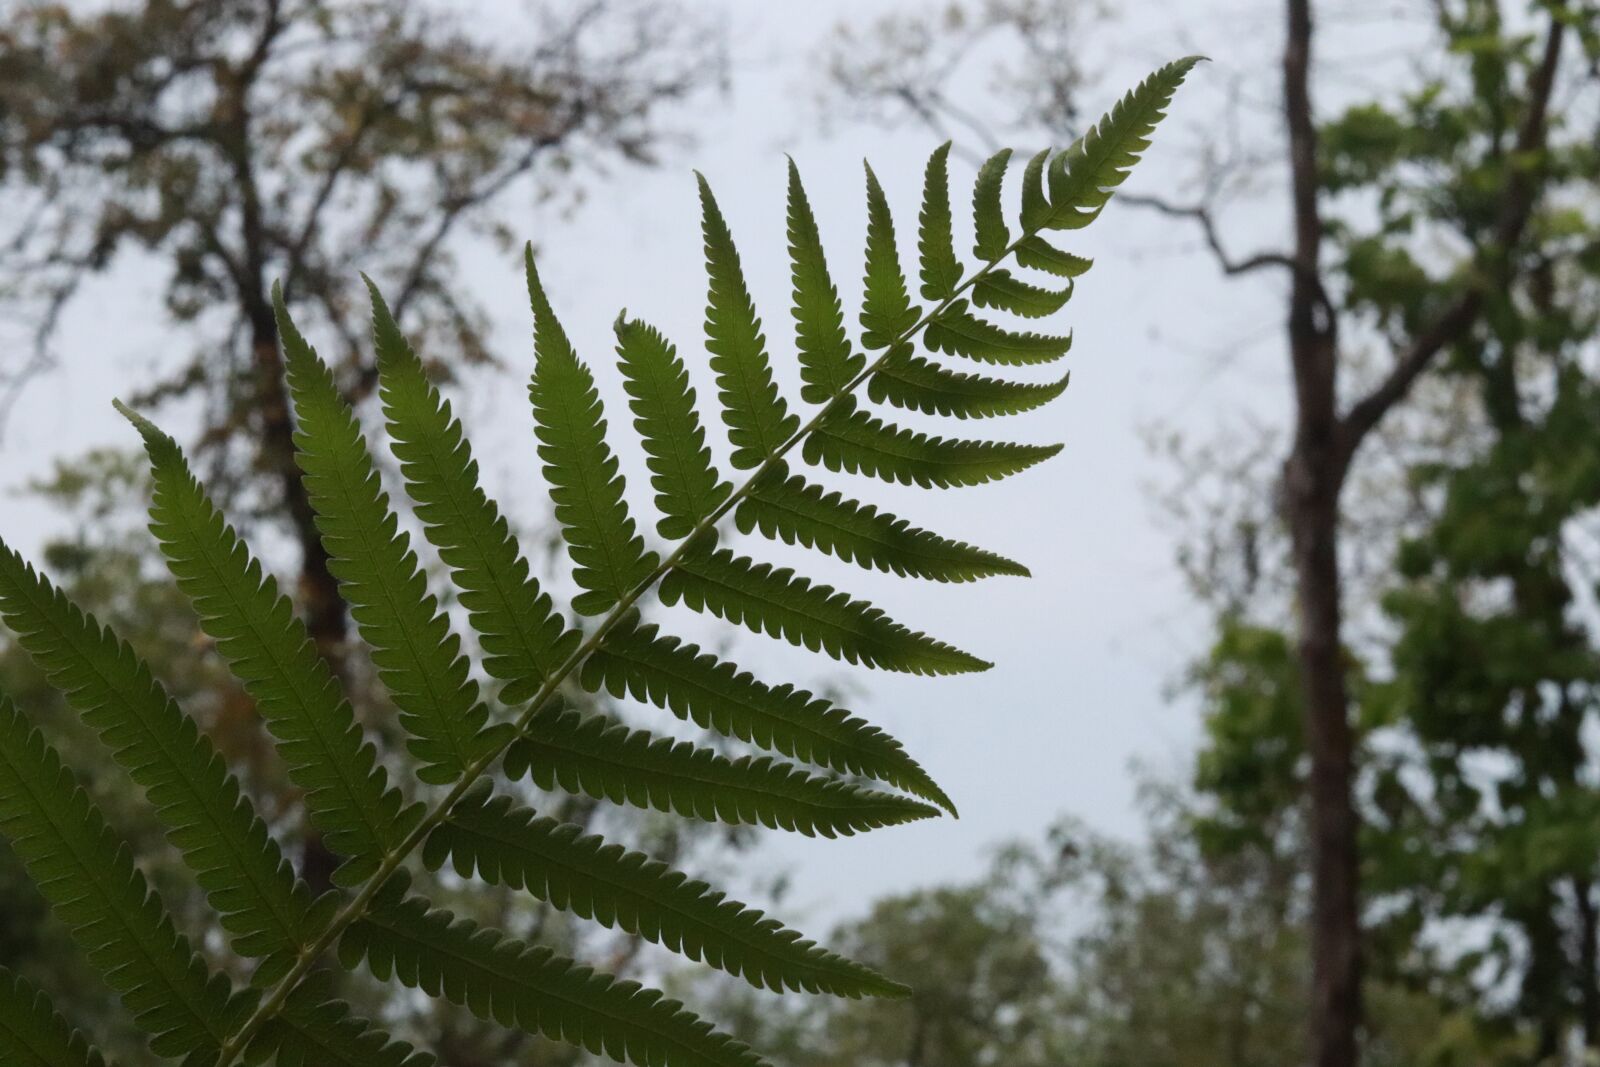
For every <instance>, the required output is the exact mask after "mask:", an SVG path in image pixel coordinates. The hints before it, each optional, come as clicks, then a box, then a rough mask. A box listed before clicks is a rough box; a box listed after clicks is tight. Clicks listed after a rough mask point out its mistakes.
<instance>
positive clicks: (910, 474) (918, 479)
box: [803, 410, 1061, 489]
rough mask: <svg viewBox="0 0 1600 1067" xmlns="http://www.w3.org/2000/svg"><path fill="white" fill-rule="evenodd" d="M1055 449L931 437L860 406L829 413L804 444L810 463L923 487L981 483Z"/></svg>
mask: <svg viewBox="0 0 1600 1067" xmlns="http://www.w3.org/2000/svg"><path fill="white" fill-rule="evenodd" d="M1059 451H1061V446H1060V445H1019V444H1010V443H1007V442H1000V441H966V440H961V439H959V438H944V437H930V436H929V435H927V434H924V433H919V432H917V431H915V430H910V429H906V428H904V427H899V426H891V425H889V424H888V423H885V422H884V421H883V420H882V419H879V418H877V417H876V416H874V415H869V414H868V413H867V412H865V411H859V410H857V411H843V410H840V411H837V412H832V413H829V415H828V416H827V417H825V418H823V419H822V420H821V421H820V422H819V423H818V424H817V429H816V432H815V433H813V434H812V435H811V436H810V437H808V438H807V439H806V442H805V445H804V446H803V455H804V456H805V459H806V462H807V463H810V464H812V465H818V464H820V465H821V466H823V467H826V468H827V469H828V470H830V471H839V470H845V471H849V472H850V473H851V474H855V473H858V472H859V473H861V474H867V475H871V476H873V477H876V478H882V479H884V480H885V481H891V482H899V483H901V484H902V485H912V484H915V485H920V486H922V487H923V488H924V489H926V488H929V487H932V486H937V487H939V488H941V489H947V488H951V487H954V486H966V485H982V484H983V483H984V482H992V481H995V480H997V479H1000V478H1006V477H1009V476H1011V475H1013V474H1016V473H1018V472H1019V471H1024V470H1027V469H1028V468H1029V467H1031V466H1033V465H1034V464H1036V463H1042V462H1043V461H1045V460H1047V459H1049V458H1050V457H1051V456H1053V455H1055V454H1056V453H1057V452H1059Z"/></svg>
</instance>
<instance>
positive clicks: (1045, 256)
mask: <svg viewBox="0 0 1600 1067" xmlns="http://www.w3.org/2000/svg"><path fill="white" fill-rule="evenodd" d="M1017 263H1018V264H1019V265H1021V266H1024V267H1029V268H1031V269H1033V270H1042V271H1044V272H1045V273H1047V274H1054V275H1055V276H1056V277H1058V278H1076V277H1078V276H1079V275H1081V274H1083V273H1085V272H1087V271H1088V269H1089V268H1090V267H1092V266H1094V260H1092V259H1084V258H1083V257H1082V256H1075V255H1073V254H1072V253H1071V252H1063V251H1062V250H1061V249H1059V248H1057V247H1056V246H1055V245H1053V244H1051V243H1050V242H1049V241H1047V240H1045V239H1044V238H1043V237H1040V236H1039V235H1038V234H1031V235H1029V236H1027V237H1024V238H1023V239H1022V240H1021V241H1018V242H1017Z"/></svg>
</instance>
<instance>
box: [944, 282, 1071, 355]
mask: <svg viewBox="0 0 1600 1067" xmlns="http://www.w3.org/2000/svg"><path fill="white" fill-rule="evenodd" d="M1040 291H1041V292H1043V291H1044V290H1040ZM923 340H924V341H925V342H926V344H927V346H928V347H929V348H930V349H932V350H933V351H935V352H948V353H950V354H952V355H957V356H966V357H967V358H968V359H973V360H977V361H978V362H979V363H991V364H998V365H1001V366H1006V367H1024V366H1031V365H1033V364H1038V363H1054V362H1055V361H1056V360H1058V359H1060V358H1061V357H1062V356H1064V355H1066V354H1067V352H1068V351H1070V350H1071V348H1072V335H1071V334H1067V335H1066V336H1064V337H1059V336H1054V335H1049V334H1038V333H1031V332H1024V333H1019V332H1017V331H1015V330H1008V329H1006V328H1005V327H1003V326H996V325H995V324H994V323H992V322H987V321H985V320H983V319H980V318H978V317H977V316H976V315H974V314H972V312H970V311H968V310H967V302H966V301H965V300H957V301H956V302H955V303H953V304H951V305H950V306H949V307H947V308H945V309H944V310H943V311H941V312H939V314H938V315H936V316H935V317H934V318H933V319H932V320H931V321H930V322H929V323H928V325H927V328H926V329H925V330H923Z"/></svg>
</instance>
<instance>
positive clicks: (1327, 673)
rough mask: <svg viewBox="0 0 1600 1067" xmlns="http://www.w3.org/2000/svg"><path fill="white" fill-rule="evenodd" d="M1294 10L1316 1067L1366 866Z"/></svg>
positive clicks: (1356, 959) (1296, 488)
mask: <svg viewBox="0 0 1600 1067" xmlns="http://www.w3.org/2000/svg"><path fill="white" fill-rule="evenodd" d="M1287 14H1288V34H1287V43H1286V46H1285V48H1284V56H1283V74H1284V120H1285V125H1286V127H1287V130H1288V135H1289V137H1288V141H1289V172H1290V179H1291V195H1292V201H1293V208H1294V233H1295V245H1294V254H1293V263H1294V268H1293V270H1292V272H1291V288H1290V296H1289V319H1288V340H1289V352H1290V360H1291V364H1292V369H1293V374H1294V389H1295V408H1296V415H1297V418H1296V424H1295V437H1294V445H1293V449H1292V451H1291V453H1290V455H1289V459H1288V462H1287V463H1286V464H1285V466H1284V478H1283V493H1284V500H1283V506H1284V512H1285V520H1286V522H1287V525H1288V527H1289V534H1290V540H1291V542H1292V546H1293V552H1294V571H1295V585H1296V596H1297V601H1298V605H1297V606H1298V610H1299V623H1300V626H1299V631H1300V632H1299V643H1298V647H1297V655H1298V661H1299V663H1298V665H1299V674H1300V686H1301V706H1302V715H1303V723H1304V731H1305V743H1306V752H1307V754H1308V755H1309V757H1310V763H1311V771H1310V775H1311V777H1310V812H1309V818H1310V848H1311V857H1310V861H1311V880H1312V902H1311V970H1312V974H1311V990H1312V1001H1311V1012H1310V1018H1309V1020H1308V1022H1309V1035H1308V1036H1309V1040H1310V1052H1311V1063H1312V1065H1313V1067H1355V1065H1356V1063H1357V1062H1358V1059H1359V1051H1358V1041H1357V1035H1358V1033H1359V1031H1360V1027H1361V946H1360V933H1361V932H1360V914H1359V910H1358V899H1359V888H1360V887H1359V875H1360V867H1359V857H1358V854H1357V851H1356V850H1357V820H1356V814H1355V808H1354V804H1353V801H1352V777H1353V774H1354V767H1353V751H1352V749H1353V742H1352V732H1351V728H1350V717H1349V714H1350V713H1349V694H1348V692H1347V690H1346V684H1345V673H1344V671H1345V664H1344V655H1343V646H1342V641H1341V626H1342V605H1341V603H1340V597H1341V590H1342V587H1341V584H1340V576H1339V493H1340V490H1341V488H1342V487H1343V484H1344V476H1345V470H1346V466H1347V463H1348V458H1349V456H1348V452H1349V450H1348V448H1347V445H1346V441H1345V434H1344V432H1343V427H1342V425H1341V422H1340V417H1339V409H1338V377H1337V374H1338V339H1337V324H1336V318H1335V312H1334V309H1333V308H1332V307H1331V306H1329V303H1328V300H1327V297H1326V295H1325V293H1324V291H1323V288H1322V283H1321V263H1320V257H1321V249H1322V236H1323V227H1322V216H1321V212H1320V205H1319V203H1318V196H1319V181H1320V175H1319V174H1318V172H1317V132H1316V124H1315V118H1314V113H1313V111H1312V107H1311V92H1310V69H1311V42H1312V20H1311V3H1310V0H1288V11H1287Z"/></svg>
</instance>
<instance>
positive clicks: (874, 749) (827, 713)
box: [581, 616, 955, 814]
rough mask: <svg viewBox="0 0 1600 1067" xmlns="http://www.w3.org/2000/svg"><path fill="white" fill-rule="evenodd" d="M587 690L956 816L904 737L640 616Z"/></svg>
mask: <svg viewBox="0 0 1600 1067" xmlns="http://www.w3.org/2000/svg"><path fill="white" fill-rule="evenodd" d="M581 681H582V683H583V687H584V688H585V689H587V690H589V691H590V692H591V693H592V692H598V691H599V690H600V689H601V688H602V687H604V688H605V690H606V691H607V692H609V693H610V694H611V695H612V696H613V697H617V698H619V699H620V698H622V697H625V696H632V697H633V698H634V699H635V700H643V701H647V702H649V703H651V704H654V705H656V706H657V707H660V708H665V709H667V710H669V711H671V712H672V713H673V714H674V715H676V716H678V717H679V718H680V719H687V720H690V721H692V722H694V723H695V724H696V725H698V726H700V727H702V728H703V729H707V730H715V731H716V732H717V733H720V734H722V735H723V736H725V737H733V738H737V739H739V740H740V741H748V742H750V743H752V744H755V745H758V746H760V747H761V748H765V749H770V750H772V751H775V752H780V753H782V754H783V755H785V756H792V757H794V758H795V759H799V760H804V761H806V762H807V763H812V764H816V765H817V766H821V767H831V768H832V769H834V770H836V771H843V772H845V773H847V774H859V775H864V776H866V777H868V778H876V779H878V780H879V781H883V782H888V783H889V784H891V785H894V786H898V787H899V788H901V789H904V790H906V791H907V792H911V793H915V794H916V795H918V796H920V797H924V798H926V799H928V800H931V801H933V802H934V803H936V804H938V805H939V806H940V807H942V808H944V809H945V810H946V811H949V812H951V813H952V814H953V813H954V811H955V809H954V806H953V805H952V804H951V802H950V798H949V797H948V796H946V795H945V792H944V790H942V789H940V788H939V787H938V785H936V784H935V783H934V781H933V779H932V778H930V777H929V776H928V774H927V772H926V771H924V770H923V769H922V767H921V766H919V765H918V764H917V762H916V761H915V760H913V759H912V758H911V757H910V756H909V755H907V754H906V751H905V749H903V748H902V747H901V746H900V742H898V741H896V740H895V739H894V738H893V737H890V736H889V735H888V734H886V733H884V732H883V731H882V730H880V729H878V728H877V727H876V726H873V725H871V724H870V723H867V722H865V721H863V720H861V719H858V718H856V717H855V716H853V715H851V714H850V713H849V712H847V711H845V710H844V709H843V708H838V707H835V706H834V705H832V704H830V703H829V702H828V701H826V700H823V699H821V698H820V697H816V696H813V695H811V694H810V693H808V692H806V691H805V690H804V689H796V688H795V687H794V686H790V685H780V686H769V685H766V684H764V683H762V682H759V681H757V680H756V679H755V678H754V677H753V676H751V675H750V674H749V673H748V672H744V671H741V670H740V669H739V668H738V667H736V666H734V665H733V664H731V663H727V662H724V661H722V660H719V659H718V658H717V657H716V656H713V655H711V654H710V653H709V652H702V651H701V650H700V649H699V648H697V647H696V646H694V645H692V644H688V643H685V642H682V641H679V640H678V639H677V638H676V637H673V636H671V635H668V634H662V633H660V632H659V630H658V628H657V627H656V626H655V625H654V624H651V623H643V622H640V621H639V620H638V618H637V616H634V617H633V618H632V619H631V620H630V621H627V622H625V623H622V624H620V625H618V626H617V627H615V628H614V629H613V630H612V631H611V632H610V633H609V634H607V635H606V639H605V641H604V642H602V643H601V645H600V646H599V647H598V648H597V649H595V651H594V653H593V654H592V655H591V656H590V657H589V659H588V660H587V661H586V662H585V663H584V665H583V675H582V678H581Z"/></svg>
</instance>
